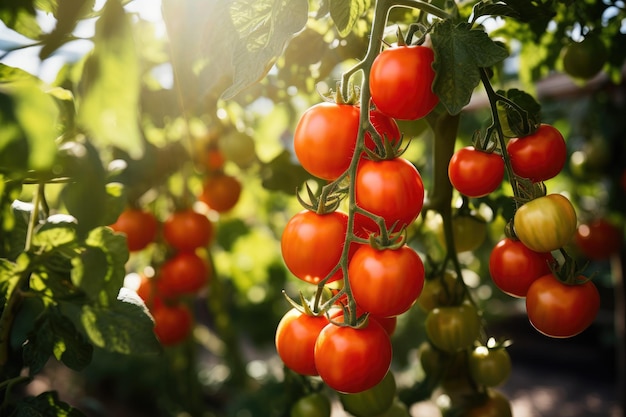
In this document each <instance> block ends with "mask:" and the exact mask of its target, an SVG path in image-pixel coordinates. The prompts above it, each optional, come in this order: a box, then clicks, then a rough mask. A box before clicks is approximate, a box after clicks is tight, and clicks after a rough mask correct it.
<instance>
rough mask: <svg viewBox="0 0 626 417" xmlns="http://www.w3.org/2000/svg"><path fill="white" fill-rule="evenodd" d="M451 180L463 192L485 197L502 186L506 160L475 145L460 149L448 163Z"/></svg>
mask: <svg viewBox="0 0 626 417" xmlns="http://www.w3.org/2000/svg"><path fill="white" fill-rule="evenodd" d="M448 177H449V178H450V182H451V183H452V185H453V186H454V188H456V189H457V190H458V191H459V192H460V193H461V194H464V195H466V196H468V197H475V198H478V197H484V196H486V195H487V194H489V193H491V192H493V191H495V190H496V188H498V187H499V186H500V184H501V183H502V180H503V178H504V160H503V159H502V157H501V156H500V155H498V154H495V153H488V152H483V151H480V150H477V149H475V148H474V147H473V146H467V147H465V148H462V149H459V150H458V151H456V152H455V153H454V155H452V158H450V162H449V164H448Z"/></svg>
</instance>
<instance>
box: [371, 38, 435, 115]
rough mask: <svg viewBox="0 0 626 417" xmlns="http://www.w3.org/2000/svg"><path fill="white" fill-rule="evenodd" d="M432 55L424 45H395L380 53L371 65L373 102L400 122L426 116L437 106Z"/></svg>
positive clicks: (433, 56)
mask: <svg viewBox="0 0 626 417" xmlns="http://www.w3.org/2000/svg"><path fill="white" fill-rule="evenodd" d="M434 59H435V54H434V52H433V50H432V49H431V48H428V47H426V46H415V45H414V46H398V47H394V48H388V49H385V50H384V51H382V52H381V53H380V54H378V56H377V57H376V58H375V59H374V62H373V63H372V67H371V71H370V78H369V85H370V91H371V94H372V101H373V102H374V104H375V105H376V108H377V109H378V110H380V111H381V112H382V113H384V114H386V115H388V116H390V117H393V118H394V119H399V120H415V119H419V118H422V117H424V116H426V115H427V114H428V113H430V112H431V111H432V109H434V108H435V106H436V105H437V103H439V98H438V97H437V95H436V94H435V93H433V90H432V85H433V81H434V79H435V71H434V70H433V68H432V63H433V61H434Z"/></svg>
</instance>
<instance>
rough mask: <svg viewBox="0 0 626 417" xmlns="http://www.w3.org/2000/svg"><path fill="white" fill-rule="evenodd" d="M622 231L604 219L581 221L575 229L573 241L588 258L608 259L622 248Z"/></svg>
mask: <svg viewBox="0 0 626 417" xmlns="http://www.w3.org/2000/svg"><path fill="white" fill-rule="evenodd" d="M623 240H624V233H623V232H622V230H621V229H620V228H618V227H617V226H615V225H614V224H613V223H611V222H609V221H608V220H606V219H596V220H593V221H591V222H589V223H583V224H581V225H579V226H578V228H577V229H576V234H575V235H574V242H575V243H576V246H577V247H578V249H580V251H581V252H582V254H583V255H584V256H585V257H587V258H588V259H593V260H602V259H608V258H610V257H611V255H614V254H616V253H618V252H619V251H620V250H621V248H622V243H623Z"/></svg>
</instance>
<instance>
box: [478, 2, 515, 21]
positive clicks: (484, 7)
mask: <svg viewBox="0 0 626 417" xmlns="http://www.w3.org/2000/svg"><path fill="white" fill-rule="evenodd" d="M482 16H502V17H512V18H513V19H519V18H521V15H520V14H519V12H518V11H517V10H515V9H514V8H512V7H511V6H509V5H507V4H504V3H502V2H495V3H494V2H493V0H483V1H481V2H479V3H476V5H475V6H474V9H473V11H472V21H474V22H475V21H476V20H477V19H478V18H479V17H482Z"/></svg>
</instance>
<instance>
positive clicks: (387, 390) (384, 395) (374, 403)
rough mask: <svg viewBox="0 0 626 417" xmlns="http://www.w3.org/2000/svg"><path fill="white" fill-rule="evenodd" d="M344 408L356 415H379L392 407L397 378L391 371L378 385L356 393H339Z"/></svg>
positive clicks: (365, 416)
mask: <svg viewBox="0 0 626 417" xmlns="http://www.w3.org/2000/svg"><path fill="white" fill-rule="evenodd" d="M338 394H339V399H340V400H341V404H342V405H343V408H344V410H346V411H347V412H348V413H350V414H352V415H353V416H355V417H377V416H379V415H381V414H383V413H384V412H385V411H387V410H388V409H389V407H391V405H392V403H393V400H394V398H395V395H396V380H395V378H394V376H393V373H392V372H391V371H389V372H387V375H385V377H384V378H383V380H382V381H380V382H379V383H378V384H377V385H375V386H373V387H372V388H370V389H366V390H365V391H361V392H358V393H356V394H346V393H338Z"/></svg>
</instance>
